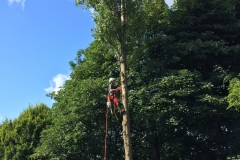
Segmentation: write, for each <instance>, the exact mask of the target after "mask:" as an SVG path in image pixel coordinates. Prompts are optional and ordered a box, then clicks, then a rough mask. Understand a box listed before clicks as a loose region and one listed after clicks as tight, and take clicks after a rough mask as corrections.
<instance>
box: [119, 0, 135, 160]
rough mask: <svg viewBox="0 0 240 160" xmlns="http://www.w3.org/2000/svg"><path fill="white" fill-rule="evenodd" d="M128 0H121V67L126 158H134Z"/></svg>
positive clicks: (126, 159) (123, 132) (129, 159)
mask: <svg viewBox="0 0 240 160" xmlns="http://www.w3.org/2000/svg"><path fill="white" fill-rule="evenodd" d="M125 9H126V2H125V0H121V28H122V30H121V33H122V35H121V36H122V39H121V42H120V47H121V48H120V49H121V51H120V68H121V75H120V76H121V87H122V88H121V89H122V103H123V107H124V109H125V112H124V114H123V121H122V128H123V131H122V134H123V142H124V150H125V160H132V147H131V133H130V118H129V109H128V90H127V75H126V68H127V67H126V65H127V64H126V46H125V45H126V28H125V27H126V26H125V24H126V16H125Z"/></svg>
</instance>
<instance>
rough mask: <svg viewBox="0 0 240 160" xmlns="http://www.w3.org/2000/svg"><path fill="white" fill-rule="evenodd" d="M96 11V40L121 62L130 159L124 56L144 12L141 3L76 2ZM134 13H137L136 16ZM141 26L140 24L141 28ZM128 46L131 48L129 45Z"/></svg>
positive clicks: (111, 0)
mask: <svg viewBox="0 0 240 160" xmlns="http://www.w3.org/2000/svg"><path fill="white" fill-rule="evenodd" d="M76 3H77V4H78V5H79V4H86V6H87V7H90V8H93V9H94V10H95V13H94V16H93V19H94V21H95V23H96V29H95V37H96V38H97V39H101V41H104V42H106V43H107V44H109V46H110V47H111V49H112V51H113V52H114V53H115V54H116V55H117V56H118V58H119V62H120V68H121V72H120V76H121V91H122V103H123V106H124V109H125V113H124V114H123V121H122V127H123V128H122V129H123V131H122V133H123V140H124V149H125V158H126V160H131V159H132V149H131V133H130V117H129V107H128V89H127V72H126V70H127V59H126V56H127V53H128V52H131V50H132V47H131V46H133V43H135V42H134V41H137V39H136V37H141V36H143V35H141V33H140V31H141V29H142V28H141V25H142V26H144V25H143V24H141V18H143V16H144V15H143V14H142V13H143V12H142V9H141V3H140V1H131V0H118V1H114V0H108V1H97V0H76ZM136 13H137V14H136ZM140 24H141V25H140ZM129 43H130V45H129Z"/></svg>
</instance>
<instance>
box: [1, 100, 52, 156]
mask: <svg viewBox="0 0 240 160" xmlns="http://www.w3.org/2000/svg"><path fill="white" fill-rule="evenodd" d="M50 120H51V119H50V115H49V108H47V106H46V105H45V104H37V105H36V106H34V107H33V106H29V108H28V109H26V110H25V111H23V112H22V113H21V114H20V116H19V117H18V118H17V119H14V120H13V121H12V120H5V121H4V122H3V124H1V127H0V148H1V149H0V150H1V152H0V159H2V160H9V159H30V155H31V154H33V152H34V149H35V148H36V147H37V145H38V144H39V141H40V133H41V131H42V130H43V129H44V128H45V127H46V126H47V125H48V124H50V122H51V121H50Z"/></svg>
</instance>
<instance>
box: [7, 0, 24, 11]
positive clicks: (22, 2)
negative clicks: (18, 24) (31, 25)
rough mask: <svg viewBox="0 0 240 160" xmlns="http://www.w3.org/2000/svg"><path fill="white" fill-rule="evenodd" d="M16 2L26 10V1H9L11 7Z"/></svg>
mask: <svg viewBox="0 0 240 160" xmlns="http://www.w3.org/2000/svg"><path fill="white" fill-rule="evenodd" d="M14 2H16V3H20V4H21V5H22V8H23V10H24V7H25V2H26V0H8V3H9V4H10V5H12V4H13V3H14Z"/></svg>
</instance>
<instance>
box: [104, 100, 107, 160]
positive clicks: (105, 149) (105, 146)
mask: <svg viewBox="0 0 240 160" xmlns="http://www.w3.org/2000/svg"><path fill="white" fill-rule="evenodd" d="M107 132H108V106H107V105H106V129H105V141H104V160H106V159H107Z"/></svg>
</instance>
